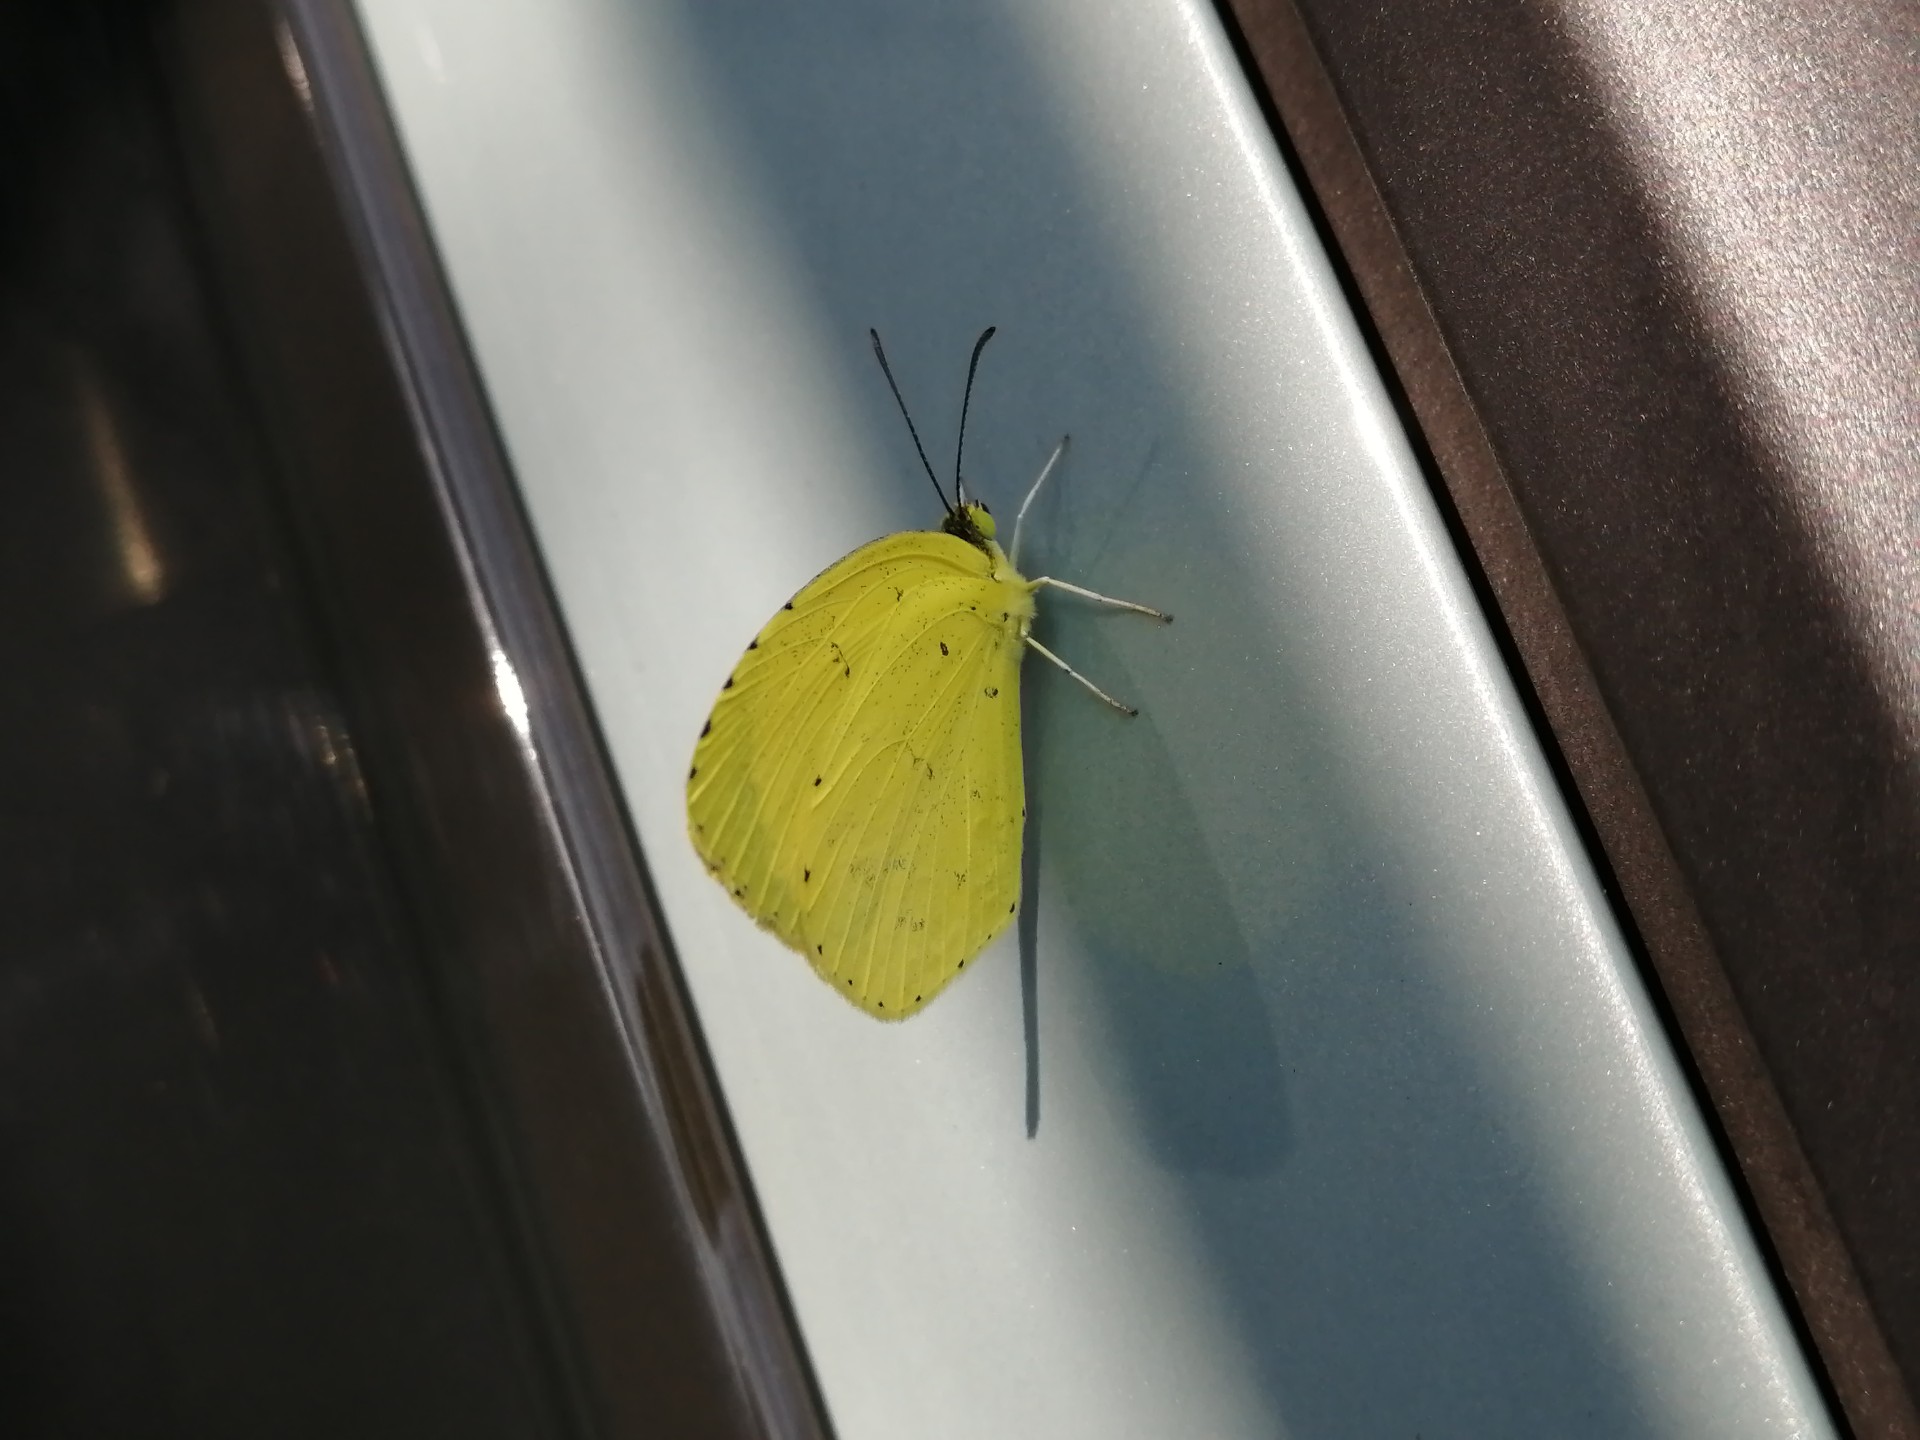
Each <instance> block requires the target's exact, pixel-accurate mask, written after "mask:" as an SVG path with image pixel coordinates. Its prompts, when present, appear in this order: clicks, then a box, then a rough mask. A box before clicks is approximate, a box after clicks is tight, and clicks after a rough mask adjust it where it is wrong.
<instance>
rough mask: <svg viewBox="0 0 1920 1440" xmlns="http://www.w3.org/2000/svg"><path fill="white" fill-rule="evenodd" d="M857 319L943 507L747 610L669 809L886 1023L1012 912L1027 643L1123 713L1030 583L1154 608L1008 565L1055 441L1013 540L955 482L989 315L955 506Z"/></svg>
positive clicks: (934, 991) (725, 879) (927, 995)
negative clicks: (1068, 657) (1077, 663)
mask: <svg viewBox="0 0 1920 1440" xmlns="http://www.w3.org/2000/svg"><path fill="white" fill-rule="evenodd" d="M868 333H869V334H870V335H871V336H872V338H873V352H874V354H875V356H877V357H878V358H879V361H880V369H881V372H882V373H883V374H885V376H886V377H887V385H888V386H889V388H891V389H892V391H893V398H894V401H895V402H896V403H897V404H898V405H899V406H900V414H901V415H902V417H904V418H905V419H906V422H907V432H908V433H909V434H910V435H912V436H913V445H914V449H915V450H916V451H917V452H918V453H919V456H920V464H921V465H922V466H923V467H924V468H925V470H926V472H927V478H928V479H929V480H932V481H933V488H934V490H935V491H936V492H938V493H939V495H940V503H941V505H942V506H944V507H945V509H946V512H947V516H946V519H945V521H943V522H942V524H941V527H940V528H939V529H938V530H910V531H906V532H903V533H902V534H898V535H889V536H886V537H885V538H884V539H880V540H875V541H873V542H872V543H871V544H868V545H862V546H861V547H860V548H859V549H858V550H855V551H854V552H853V553H852V554H851V555H849V556H847V557H846V559H844V560H842V561H840V562H839V563H838V564H836V565H832V566H829V567H828V568H827V569H826V570H825V571H823V572H822V573H821V574H820V575H819V576H817V577H816V578H815V579H814V580H813V581H812V582H811V583H809V584H808V585H807V586H806V587H805V588H804V589H802V590H801V591H800V593H799V594H797V595H795V596H794V597H793V599H791V600H789V601H788V602H787V603H786V604H785V605H783V606H781V607H780V610H779V613H778V614H776V615H775V616H774V617H773V619H772V620H770V621H768V622H767V625H766V627H765V628H764V629H763V630H761V632H760V633H759V635H758V636H756V637H755V638H754V640H753V643H752V644H750V645H748V646H747V652H746V654H745V655H743V656H742V657H741V658H740V663H739V664H738V665H737V666H735V667H734V671H733V674H732V675H731V676H730V677H728V680H727V683H726V684H725V685H724V686H723V687H722V688H721V692H720V698H719V700H718V701H716V702H715V704H714V707H713V714H712V715H711V716H710V717H709V718H708V720H707V724H706V728H705V729H703V730H702V731H701V732H700V739H699V742H698V743H697V744H696V745H695V746H694V751H693V767H692V769H691V770H690V771H689V772H688V775H687V822H688V826H689V829H690V833H691V834H692V836H693V845H694V849H695V850H697V851H698V852H699V853H700V857H701V859H702V860H704V861H705V862H706V865H707V869H708V870H709V871H711V872H712V874H713V876H714V878H716V879H717V880H719V882H720V883H721V884H722V885H724V886H725V887H726V889H727V893H728V894H730V895H731V896H733V898H734V899H735V900H736V901H737V902H738V903H739V904H740V906H741V908H742V909H744V910H745V911H746V912H747V913H748V914H749V915H751V916H752V917H753V918H754V920H755V921H756V922H757V923H758V924H759V925H761V926H762V927H763V928H765V929H767V930H770V931H772V932H773V933H774V934H775V935H776V936H778V937H779V938H780V939H781V940H782V941H784V942H785V943H786V944H788V945H790V946H792V947H793V948H794V949H795V950H797V951H799V952H800V953H801V954H802V955H805V956H806V957H807V960H808V962H809V963H810V964H811V965H812V966H813V968H814V970H815V972H816V973H817V974H818V975H819V976H820V978H821V979H823V980H825V981H826V982H827V983H828V984H830V985H832V986H833V988H834V989H835V990H836V991H837V992H839V993H840V994H841V995H844V996H845V997H846V998H847V999H848V1000H851V1001H852V1002H853V1003H854V1004H855V1005H858V1006H859V1007H860V1008H861V1009H862V1010H865V1011H866V1012H867V1013H868V1014H870V1015H874V1016H877V1017H879V1018H880V1019H882V1020H899V1019H904V1018H905V1017H906V1016H908V1015H911V1014H913V1013H914V1012H916V1011H917V1010H919V1009H921V1008H922V1007H923V1006H924V1005H926V1004H927V1002H928V1001H930V1000H932V999H933V997H934V996H935V995H938V994H939V993H940V992H941V990H943V989H945V988H946V986H947V984H948V983H949V982H950V981H952V980H953V978H954V977H955V976H956V975H958V974H959V973H960V972H961V971H962V970H964V969H965V968H966V965H967V962H968V961H969V960H971V959H972V958H973V957H974V956H976V955H978V954H979V953H980V951H981V950H982V949H983V948H985V946H986V944H987V942H988V941H990V940H992V939H993V938H994V936H996V935H998V934H999V933H1000V931H1001V930H1002V929H1004V928H1005V927H1006V925H1007V922H1008V921H1010V920H1011V919H1012V918H1013V914H1014V912H1015V911H1016V910H1018V909H1019V907H1020V839H1021V830H1022V827H1023V824H1024V820H1025V817H1026V813H1027V811H1026V799H1025V790H1024V785H1023V780H1022V775H1021V761H1020V662H1021V660H1022V659H1023V658H1024V657H1025V655H1026V652H1027V650H1029V649H1032V650H1036V651H1038V652H1039V653H1040V654H1041V655H1043V656H1045V657H1046V658H1047V659H1048V660H1050V661H1052V662H1053V663H1054V664H1055V665H1058V666H1059V667H1060V668H1061V669H1062V670H1065V671H1066V672H1067V674H1069V675H1071V676H1073V678H1074V679H1076V680H1078V681H1079V682H1080V683H1081V684H1082V685H1085V686H1086V687H1087V688H1088V689H1089V690H1091V691H1092V692H1093V693H1094V694H1095V695H1098V696H1099V697H1100V698H1101V699H1102V700H1104V701H1106V702H1107V703H1108V704H1109V705H1111V706H1113V707H1114V708H1115V709H1116V710H1120V711H1122V712H1123V713H1125V714H1128V715H1132V714H1134V713H1135V712H1134V711H1133V710H1131V709H1130V708H1128V707H1127V706H1125V705H1122V704H1121V703H1120V702H1119V701H1117V700H1115V699H1114V698H1113V697H1112V696H1111V695H1108V694H1107V693H1106V692H1105V691H1103V690H1101V689H1100V688H1099V687H1098V686H1096V685H1094V684H1093V682H1092V681H1090V680H1088V679H1087V678H1086V677H1085V676H1083V675H1081V674H1079V673H1078V672H1077V671H1075V670H1074V669H1073V668H1072V667H1071V666H1070V665H1068V664H1067V663H1066V662H1065V661H1064V660H1062V659H1061V658H1060V657H1059V656H1057V655H1055V654H1054V653H1053V652H1052V651H1050V650H1048V649H1047V648H1046V647H1045V646H1043V645H1041V643H1040V642H1039V641H1038V640H1035V639H1034V638H1033V636H1032V635H1031V634H1030V633H1029V632H1030V631H1031V630H1032V628H1033V620H1034V594H1035V592H1036V591H1038V590H1040V589H1041V588H1042V587H1046V586H1051V587H1052V588H1054V589H1057V590H1066V591H1069V592H1071V593H1072V594H1075V595H1080V596H1084V597H1085V598H1086V599H1089V600H1096V601H1099V602H1100V603H1102V604H1105V605H1112V606H1116V607H1118V608H1120V609H1123V610H1132V611H1135V612H1137V613H1139V614H1142V615H1150V616H1152V617H1153V618H1155V619H1157V620H1171V619H1172V618H1173V617H1172V616H1170V615H1164V614H1162V613H1161V612H1160V611H1158V610H1152V609H1149V608H1148V607H1146V606H1145V605H1135V604H1133V603H1132V602H1131V601H1126V600H1115V599H1112V598H1111V597H1109V596H1106V595H1100V594H1096V593H1095V592H1094V591H1091V590H1086V589H1082V588H1081V587H1080V586H1078V585H1069V584H1068V583H1067V582H1065V581H1064V580H1055V579H1053V578H1051V577H1050V576H1042V577H1041V578H1040V579H1037V580H1028V579H1026V578H1025V577H1024V576H1022V575H1021V574H1020V572H1019V570H1018V569H1017V568H1015V559H1016V558H1017V557H1018V556H1019V553H1020V524H1021V522H1022V521H1023V520H1024V519H1025V518H1026V513H1027V507H1028V506H1029V505H1031V504H1032V503H1033V497H1034V496H1035V495H1036V494H1038V493H1039V490H1040V487H1041V486H1042V485H1043V484H1045V483H1046V480H1047V477H1048V476H1049V475H1050V474H1052V473H1053V469H1054V467H1055V465H1056V464H1057V463H1058V462H1059V460H1060V456H1061V455H1062V454H1063V453H1064V451H1065V450H1066V446H1067V442H1066V440H1065V439H1062V440H1061V442H1060V444H1059V445H1058V446H1056V447H1055V448H1054V452H1053V455H1052V457H1051V458H1049V459H1048V461H1047V463H1046V466H1045V468H1043V469H1042V470H1041V472H1040V476H1039V478H1038V479H1037V480H1035V481H1034V482H1033V487H1032V489H1030V490H1029V491H1028V492H1027V496H1026V499H1025V500H1024V501H1022V502H1021V505H1020V512H1019V514H1018V515H1017V516H1016V517H1015V520H1014V527H1013V536H1014V539H1013V557H1011V558H1010V557H1009V556H1008V555H1007V554H1006V553H1005V552H1004V551H1002V550H1001V548H1000V546H999V543H998V541H997V540H996V539H995V526H994V521H993V516H992V515H990V514H988V513H987V507H986V506H985V505H983V504H981V503H980V502H979V501H977V500H968V499H967V498H966V495H965V490H964V483H963V481H962V480H961V476H960V455H961V453H962V451H963V447H964V446H965V444H966V433H967V406H968V404H969V403H970V402H971V400H972V398H973V377H974V372H975V371H976V370H977V369H978V368H979V365H980V352H981V351H982V350H984V349H985V348H986V344H987V341H988V340H990V339H992V338H993V327H992V326H988V327H987V329H986V330H985V331H984V332H983V333H982V334H981V336H980V338H979V340H978V341H976V342H975V343H974V347H973V357H972V359H971V360H970V361H969V362H968V365H967V388H966V391H965V393H964V395H963V397H962V399H961V402H960V440H959V445H958V446H956V448H955V454H954V467H953V468H954V496H955V501H956V503H954V504H949V503H948V502H947V497H946V493H945V491H943V490H941V487H940V481H939V480H938V478H937V477H935V475H934V473H933V467H932V466H931V465H929V464H928V463H927V452H926V450H925V449H924V448H923V447H922V446H921V444H920V436H919V433H918V432H917V431H915V430H914V428H913V417H912V416H910V415H908V414H907V405H906V401H905V400H903V399H902V398H901V395H900V387H899V386H898V385H897V384H895V383H894V379H893V370H892V368H891V367H890V366H889V365H888V364H887V356H886V351H885V350H883V349H882V348H881V345H880V336H879V335H878V334H877V333H876V332H873V331H869V332H868Z"/></svg>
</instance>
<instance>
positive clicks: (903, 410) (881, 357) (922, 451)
mask: <svg viewBox="0 0 1920 1440" xmlns="http://www.w3.org/2000/svg"><path fill="white" fill-rule="evenodd" d="M992 333H993V332H992V331H991V330H989V331H988V332H987V334H989V335H991V334H992ZM867 334H869V335H871V336H872V337H873V357H874V359H876V360H878V361H879V362H880V373H881V374H882V375H884V376H886V377H887V388H888V389H889V390H891V391H893V403H894V404H896V405H898V406H899V407H900V418H901V419H902V420H904V421H906V422H907V434H909V435H911V436H912V437H913V448H914V449H915V450H916V451H918V452H919V455H920V468H921V469H922V470H925V471H926V472H927V479H929V480H931V481H933V493H934V494H936V495H938V496H939V497H940V504H941V507H942V508H943V509H945V511H946V512H947V513H948V514H949V515H951V514H953V506H952V505H950V504H948V502H947V492H946V491H944V490H942V489H941V488H940V479H939V477H938V476H937V475H935V474H934V473H933V466H931V465H929V464H928V463H927V451H926V447H925V446H924V445H922V444H921V443H920V432H919V431H918V430H916V429H914V428H913V416H911V415H909V414H908V413H907V402H906V401H905V400H903V399H901V398H900V387H899V386H898V385H897V384H895V383H894V379H893V367H892V366H891V365H889V364H887V352H886V351H885V350H884V349H882V348H881V345H880V332H879V331H878V330H868V331H867ZM984 341H985V337H984V336H983V337H982V343H984ZM973 358H974V359H975V360H978V359H979V358H980V351H979V349H978V348H976V349H975V350H974V352H973ZM961 408H962V409H963V410H964V409H965V407H964V406H962V407H961Z"/></svg>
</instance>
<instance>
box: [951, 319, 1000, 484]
mask: <svg viewBox="0 0 1920 1440" xmlns="http://www.w3.org/2000/svg"><path fill="white" fill-rule="evenodd" d="M998 328H999V327H998V326H996V325H989V326H987V328H986V329H984V330H982V331H981V332H980V338H979V339H978V340H976V341H974V342H973V358H972V359H971V360H969V361H967V388H966V390H965V391H963V392H962V393H961V396H960V440H959V443H958V444H956V445H955V446H954V447H953V495H954V498H955V499H956V500H958V501H959V502H960V503H961V504H962V505H964V504H966V503H967V482H966V481H965V480H964V479H962V478H961V475H960V457H961V456H962V455H963V454H965V453H966V449H967V406H968V405H969V404H971V403H972V401H973V372H974V371H976V370H978V369H979V368H980V352H981V351H982V350H984V349H986V348H987V341H989V340H991V339H992V338H993V332H994V331H995V330H997V329H998Z"/></svg>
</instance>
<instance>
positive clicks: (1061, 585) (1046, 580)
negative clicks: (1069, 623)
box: [1027, 575, 1173, 625]
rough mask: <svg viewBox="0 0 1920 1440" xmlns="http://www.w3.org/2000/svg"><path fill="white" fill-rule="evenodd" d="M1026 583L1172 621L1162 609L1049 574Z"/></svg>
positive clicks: (1156, 618) (1157, 618) (1168, 621)
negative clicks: (1120, 598) (1117, 598)
mask: <svg viewBox="0 0 1920 1440" xmlns="http://www.w3.org/2000/svg"><path fill="white" fill-rule="evenodd" d="M1027 583H1028V584H1029V585H1031V586H1032V587H1033V588H1034V589H1036V590H1038V589H1039V588H1040V587H1041V586H1042V585H1051V586H1052V587H1053V588H1054V589H1056V590H1064V591H1066V592H1067V593H1068V594H1069V595H1078V596H1080V597H1081V598H1082V599H1086V600H1098V601H1099V602H1100V603H1101V604H1102V605H1111V606H1113V608H1114V609H1116V610H1131V611H1133V613H1134V614H1136V615H1151V616H1152V617H1153V618H1154V619H1155V620H1164V621H1166V622H1167V623H1168V624H1169V625H1171V624H1172V623H1173V616H1171V615H1169V614H1167V612H1166V611H1164V610H1155V609H1154V608H1153V607H1152V606H1150V605H1136V604H1134V603H1133V601H1131V600H1116V599H1114V598H1113V596H1111V595H1102V594H1101V593H1100V592H1099V591H1098V590H1089V589H1087V588H1086V586H1084V585H1075V584H1073V583H1072V582H1071V581H1067V580H1056V579H1054V578H1053V577H1052V576H1051V575H1042V576H1041V577H1040V578H1039V579H1038V580H1029V581H1028V582H1027Z"/></svg>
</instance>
